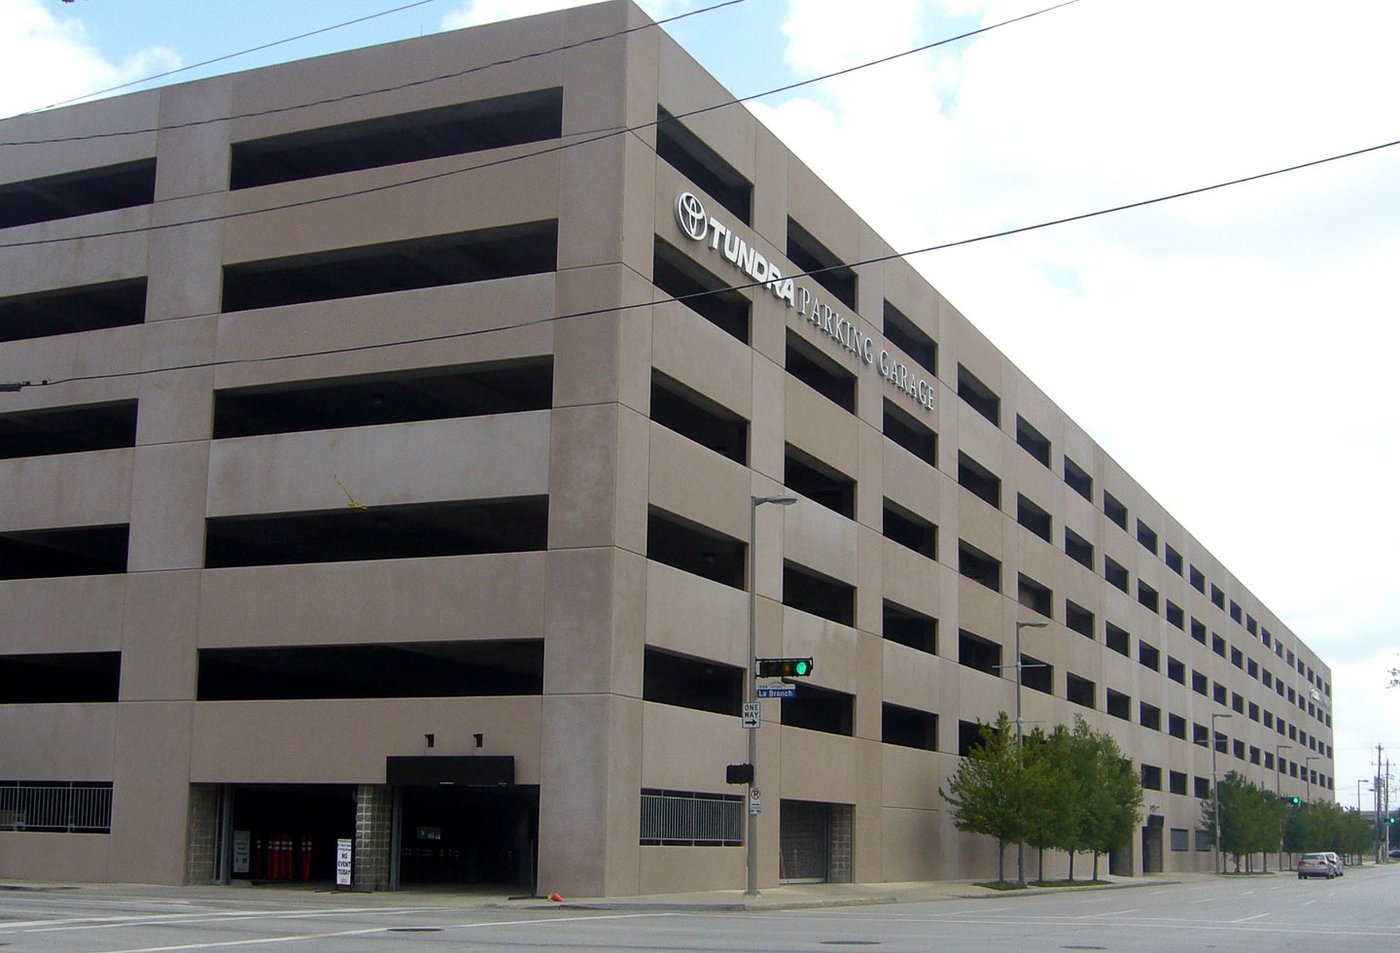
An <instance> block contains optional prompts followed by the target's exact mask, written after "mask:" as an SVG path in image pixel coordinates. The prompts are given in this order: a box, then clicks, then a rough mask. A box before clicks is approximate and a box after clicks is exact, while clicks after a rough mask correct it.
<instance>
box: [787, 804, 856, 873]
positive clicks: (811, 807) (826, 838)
mask: <svg viewBox="0 0 1400 953" xmlns="http://www.w3.org/2000/svg"><path fill="white" fill-rule="evenodd" d="M854 826H855V825H854V807H853V806H852V805H850V804H828V803H825V802H822V801H794V800H788V799H786V798H785V799H784V800H783V802H782V810H781V814H780V817H779V821H778V849H779V851H780V853H779V857H778V882H779V883H785V884H801V883H850V882H851V834H852V831H853V829H854Z"/></svg>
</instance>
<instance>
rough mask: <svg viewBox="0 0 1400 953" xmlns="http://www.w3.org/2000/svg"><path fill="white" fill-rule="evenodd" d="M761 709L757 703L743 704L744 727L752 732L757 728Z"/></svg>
mask: <svg viewBox="0 0 1400 953" xmlns="http://www.w3.org/2000/svg"><path fill="white" fill-rule="evenodd" d="M762 711H763V707H762V705H761V704H760V703H758V702H744V727H745V728H748V729H750V730H753V729H755V728H757V727H758V723H759V719H760V718H761V717H762Z"/></svg>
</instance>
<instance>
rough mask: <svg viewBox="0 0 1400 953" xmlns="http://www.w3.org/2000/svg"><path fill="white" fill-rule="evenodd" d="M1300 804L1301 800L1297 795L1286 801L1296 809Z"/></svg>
mask: <svg viewBox="0 0 1400 953" xmlns="http://www.w3.org/2000/svg"><path fill="white" fill-rule="evenodd" d="M1302 802H1303V799H1302V798H1300V797H1299V796H1298V795H1296V794H1295V795H1293V796H1292V797H1291V798H1289V799H1288V803H1289V804H1291V805H1293V806H1294V807H1297V806H1298V805H1299V804H1301V803H1302Z"/></svg>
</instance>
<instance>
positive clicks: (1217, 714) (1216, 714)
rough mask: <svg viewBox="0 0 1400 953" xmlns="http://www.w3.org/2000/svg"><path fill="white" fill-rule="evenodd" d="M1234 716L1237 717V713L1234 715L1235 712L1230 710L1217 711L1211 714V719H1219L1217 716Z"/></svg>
mask: <svg viewBox="0 0 1400 953" xmlns="http://www.w3.org/2000/svg"><path fill="white" fill-rule="evenodd" d="M1234 717H1235V715H1234V713H1233V712H1228V711H1217V712H1213V713H1212V714H1211V716H1210V720H1211V721H1215V719H1217V718H1234Z"/></svg>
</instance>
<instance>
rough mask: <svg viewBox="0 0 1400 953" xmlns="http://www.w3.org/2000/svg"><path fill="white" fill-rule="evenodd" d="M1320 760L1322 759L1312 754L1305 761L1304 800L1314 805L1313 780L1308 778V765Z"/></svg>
mask: <svg viewBox="0 0 1400 953" xmlns="http://www.w3.org/2000/svg"><path fill="white" fill-rule="evenodd" d="M1320 760H1322V759H1320V758H1319V757H1318V756H1317V755H1315V754H1310V755H1308V756H1307V757H1306V758H1304V759H1303V784H1304V785H1305V787H1304V788H1303V791H1304V793H1305V795H1306V796H1305V797H1304V798H1303V800H1304V801H1306V802H1308V803H1312V779H1311V778H1309V777H1308V765H1310V764H1312V763H1313V762H1314V761H1320Z"/></svg>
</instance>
